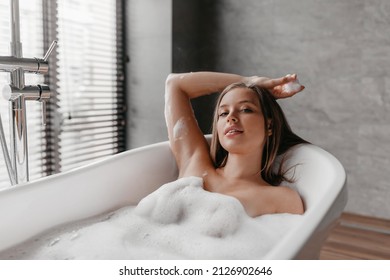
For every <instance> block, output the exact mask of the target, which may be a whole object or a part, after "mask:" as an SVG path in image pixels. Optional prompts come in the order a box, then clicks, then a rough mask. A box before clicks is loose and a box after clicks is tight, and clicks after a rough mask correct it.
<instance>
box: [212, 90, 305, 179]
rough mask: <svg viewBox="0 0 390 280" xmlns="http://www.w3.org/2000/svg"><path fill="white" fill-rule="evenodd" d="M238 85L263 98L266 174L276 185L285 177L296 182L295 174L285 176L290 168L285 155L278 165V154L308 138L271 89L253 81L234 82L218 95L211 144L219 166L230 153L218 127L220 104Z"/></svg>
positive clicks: (264, 162)
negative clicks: (286, 166) (294, 125)
mask: <svg viewBox="0 0 390 280" xmlns="http://www.w3.org/2000/svg"><path fill="white" fill-rule="evenodd" d="M236 88H244V89H250V90H251V91H252V92H253V93H255V94H256V96H257V98H258V99H259V103H260V109H261V112H262V113H263V116H264V129H265V133H264V134H265V135H266V142H265V144H264V148H263V153H262V154H263V158H262V159H261V161H262V162H261V168H262V169H261V176H262V178H263V179H264V180H265V181H266V182H268V183H269V184H271V185H274V186H276V185H279V184H280V183H281V182H282V181H287V182H292V181H293V179H292V178H287V177H286V176H285V174H286V173H287V171H288V170H284V169H283V163H284V160H283V159H282V161H281V162H280V164H279V167H278V168H275V165H276V161H275V160H276V158H277V156H279V155H282V154H284V153H285V152H286V151H287V150H288V149H289V148H291V147H293V146H295V145H297V144H302V143H308V142H307V141H306V140H304V139H302V138H301V137H299V136H298V135H296V134H295V133H294V132H293V131H292V130H291V127H290V125H289V124H288V122H287V119H286V117H285V115H284V113H283V111H282V108H281V107H280V106H279V104H278V103H277V102H276V100H275V98H274V97H273V96H272V94H271V93H270V92H269V90H268V89H266V88H262V87H258V86H256V85H253V84H245V83H234V84H231V85H230V86H228V87H226V88H225V89H224V90H223V91H222V93H221V94H220V96H219V98H218V99H217V103H216V107H215V112H214V120H213V132H212V139H211V146H210V153H211V158H212V160H213V162H214V166H215V167H216V168H218V167H223V166H225V164H226V161H227V157H228V152H227V151H226V150H225V149H224V148H223V147H222V145H221V143H220V141H219V138H218V133H217V129H216V128H217V122H218V118H219V115H218V107H219V105H220V103H221V100H222V98H223V97H224V96H225V94H226V93H228V92H230V91H231V90H233V89H236ZM268 124H271V126H270V127H269V125H268ZM269 129H271V131H272V133H271V135H269V133H268V130H269Z"/></svg>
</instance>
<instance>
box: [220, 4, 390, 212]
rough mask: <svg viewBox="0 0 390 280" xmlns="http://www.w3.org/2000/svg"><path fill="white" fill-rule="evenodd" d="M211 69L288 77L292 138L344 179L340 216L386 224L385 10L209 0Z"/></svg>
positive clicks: (389, 165)
mask: <svg viewBox="0 0 390 280" xmlns="http://www.w3.org/2000/svg"><path fill="white" fill-rule="evenodd" d="M217 2H218V8H217V11H218V14H217V15H216V16H217V18H218V24H217V25H216V26H215V27H214V28H215V29H214V30H213V32H214V33H215V35H216V36H218V44H219V45H218V48H219V51H218V52H217V53H219V55H218V57H217V64H216V69H217V70H219V71H232V72H237V73H241V74H247V75H252V74H260V75H267V76H271V77H276V76H280V75H284V74H287V73H297V74H298V75H299V77H300V80H301V82H302V83H303V84H304V85H305V86H306V90H305V91H304V92H303V93H301V94H300V95H299V96H296V97H294V98H292V99H289V100H283V101H281V102H280V103H281V105H282V106H283V108H284V110H285V113H286V115H287V117H288V119H289V120H290V122H291V125H292V127H293V129H294V130H295V131H296V132H297V133H298V134H299V135H301V136H303V137H304V138H306V139H307V140H309V141H311V142H313V143H314V144H317V145H319V146H321V147H323V148H325V149H326V150H328V151H330V152H331V153H332V154H334V155H335V156H336V157H337V158H338V159H339V160H340V161H341V162H342V163H343V165H344V167H345V168H346V171H347V174H348V187H349V201H348V204H347V208H346V210H347V211H349V212H354V213H359V214H363V215H370V216H376V217H382V218H387V219H390V172H389V170H390V124H389V120H390V114H389V109H390V35H389V30H390V21H389V18H390V2H389V1H387V0H377V1H375V0H369V1H366V0H327V1H323V0H299V1H289V0H263V1H258V0H244V1H235V0H218V1H217Z"/></svg>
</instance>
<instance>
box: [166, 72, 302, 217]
mask: <svg viewBox="0 0 390 280" xmlns="http://www.w3.org/2000/svg"><path fill="white" fill-rule="evenodd" d="M295 79H296V75H287V76H285V77H282V78H278V79H269V78H264V77H257V76H253V77H243V76H239V75H235V74H226V73H214V72H197V73H186V74H171V75H169V76H168V78H167V81H166V90H165V118H166V123H167V128H168V136H169V140H170V145H171V149H172V151H173V154H174V156H175V158H176V162H177V164H178V168H179V177H187V176H198V177H202V178H203V180H204V188H205V189H206V190H208V191H211V192H217V193H221V194H225V195H230V196H233V197H235V198H237V199H238V200H239V201H240V202H241V204H242V205H243V207H244V209H245V210H246V212H247V214H248V215H249V216H252V217H256V216H259V215H263V214H271V213H293V214H302V213H303V212H304V207H303V203H302V200H301V198H300V196H299V194H298V193H297V192H296V191H294V190H292V189H290V188H288V187H284V186H278V187H274V186H271V185H270V184H268V183H267V182H265V181H264V180H263V178H262V177H261V164H260V163H261V160H260V159H261V158H262V150H263V146H264V142H265V137H266V135H265V132H264V131H265V130H264V120H263V118H264V117H263V114H262V112H261V109H260V104H259V101H258V99H257V98H256V97H255V96H254V94H253V93H252V92H251V91H250V90H248V89H243V88H236V89H233V90H231V91H230V92H228V93H227V94H226V95H225V96H224V97H223V99H222V101H221V106H220V107H219V108H218V115H219V118H218V123H217V131H218V136H219V139H220V142H221V145H222V146H223V147H224V149H225V150H227V151H228V152H229V155H228V159H227V162H226V165H225V166H224V167H221V168H215V167H214V165H213V162H212V159H211V157H210V152H209V146H208V144H207V142H206V140H205V138H204V136H203V134H202V132H201V130H200V128H199V126H198V124H197V121H196V119H195V116H194V114H193V110H192V107H191V104H190V99H192V98H196V97H199V96H202V95H207V94H210V93H212V92H220V91H222V90H223V89H224V88H225V87H226V86H228V85H229V84H232V83H234V82H249V81H250V82H254V83H255V84H257V85H259V86H262V87H266V88H268V89H270V90H271V91H272V93H273V95H274V96H275V97H276V98H285V97H289V96H292V95H294V94H296V93H297V92H299V91H301V90H303V88H304V87H301V89H298V90H297V91H294V92H289V93H287V92H283V90H282V85H283V84H285V83H287V82H290V81H294V80H295ZM268 133H271V132H268Z"/></svg>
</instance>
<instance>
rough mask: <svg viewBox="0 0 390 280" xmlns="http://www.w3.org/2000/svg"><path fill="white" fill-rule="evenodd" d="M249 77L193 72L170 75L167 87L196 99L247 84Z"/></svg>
mask: <svg viewBox="0 0 390 280" xmlns="http://www.w3.org/2000/svg"><path fill="white" fill-rule="evenodd" d="M247 79H248V78H247V77H244V76H240V75H236V74H230V73H218V72H191V73H182V74H170V75H169V76H168V78H167V83H166V84H167V87H174V88H175V90H177V91H181V92H183V93H185V94H187V96H188V97H189V98H196V97H199V96H203V95H207V94H210V93H214V92H220V91H222V90H223V89H224V88H225V87H227V86H228V85H230V84H232V83H235V82H245V81H247Z"/></svg>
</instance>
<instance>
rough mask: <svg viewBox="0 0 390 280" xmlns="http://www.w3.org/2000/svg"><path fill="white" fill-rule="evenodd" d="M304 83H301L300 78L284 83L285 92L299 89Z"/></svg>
mask: <svg viewBox="0 0 390 280" xmlns="http://www.w3.org/2000/svg"><path fill="white" fill-rule="evenodd" d="M301 87H302V85H301V84H300V83H299V81H298V79H295V81H292V82H288V83H287V84H284V85H283V86H282V89H283V91H284V92H287V93H292V92H296V91H299V90H300V89H301Z"/></svg>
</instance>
